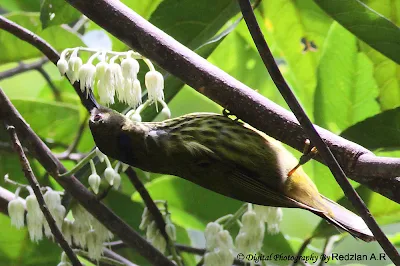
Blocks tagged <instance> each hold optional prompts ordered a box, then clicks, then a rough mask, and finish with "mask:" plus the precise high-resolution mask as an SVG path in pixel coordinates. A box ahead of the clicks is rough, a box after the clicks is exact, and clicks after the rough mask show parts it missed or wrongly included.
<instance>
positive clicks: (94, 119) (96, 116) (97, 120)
mask: <svg viewBox="0 0 400 266" xmlns="http://www.w3.org/2000/svg"><path fill="white" fill-rule="evenodd" d="M102 118H103V116H102V115H101V114H96V115H95V116H94V117H93V121H94V122H99V121H100V120H101V119H102Z"/></svg>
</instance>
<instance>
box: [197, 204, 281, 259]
mask: <svg viewBox="0 0 400 266" xmlns="http://www.w3.org/2000/svg"><path fill="white" fill-rule="evenodd" d="M242 212H243V209H239V210H238V212H237V213H236V214H235V215H231V214H230V215H227V216H224V217H221V218H219V219H218V220H217V221H216V222H211V223H209V224H208V225H207V227H206V229H205V231H204V237H205V239H206V254H205V255H204V265H205V266H213V265H232V263H233V260H234V253H233V250H234V251H235V252H236V253H242V254H256V253H259V252H260V251H261V248H262V245H263V240H264V233H265V223H268V232H270V233H273V234H276V233H278V232H279V223H280V221H281V220H282V210H281V208H274V207H265V206H258V205H254V210H253V205H252V204H250V203H249V204H248V205H247V211H246V212H245V213H244V214H243V215H242V220H241V223H240V222H239V221H237V222H238V223H239V224H240V230H239V233H238V235H237V236H236V239H235V246H234V245H233V241H232V237H231V236H230V234H229V232H228V231H227V230H223V226H222V225H221V224H220V223H221V222H222V221H225V220H227V219H232V217H237V216H238V215H239V214H241V213H242ZM222 224H223V223H222Z"/></svg>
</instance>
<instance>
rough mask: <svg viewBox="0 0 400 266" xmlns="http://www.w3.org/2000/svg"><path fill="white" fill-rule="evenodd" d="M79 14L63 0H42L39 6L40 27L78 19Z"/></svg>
mask: <svg viewBox="0 0 400 266" xmlns="http://www.w3.org/2000/svg"><path fill="white" fill-rule="evenodd" d="M80 16H81V14H80V13H79V12H78V11H77V10H76V9H75V8H73V7H72V6H71V5H70V4H68V3H67V2H66V1H63V0H43V1H42V4H41V7H40V21H41V22H42V28H43V29H45V28H47V27H50V26H55V25H61V24H68V23H71V22H74V21H76V20H78V19H79V17H80Z"/></svg>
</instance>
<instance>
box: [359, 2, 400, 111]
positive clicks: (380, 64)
mask: <svg viewBox="0 0 400 266" xmlns="http://www.w3.org/2000/svg"><path fill="white" fill-rule="evenodd" d="M364 2H365V3H366V4H367V5H368V6H370V7H371V8H373V9H374V10H376V11H377V12H379V13H380V14H382V15H383V16H385V17H387V18H389V19H390V20H391V21H393V22H397V23H398V22H399V20H400V4H399V1H392V0H365V1H364ZM397 25H399V24H397ZM360 47H361V50H362V51H363V52H364V53H365V54H366V55H368V57H369V58H370V59H371V61H372V62H373V63H374V77H375V80H376V82H377V83H378V87H379V104H380V106H381V109H383V110H388V109H392V108H395V107H398V106H399V105H400V79H399V74H398V73H400V65H399V64H397V63H396V62H394V61H393V60H391V59H389V58H388V57H386V56H385V55H383V54H381V53H380V52H378V51H376V50H375V49H373V48H371V46H369V45H367V44H365V43H364V42H361V41H360Z"/></svg>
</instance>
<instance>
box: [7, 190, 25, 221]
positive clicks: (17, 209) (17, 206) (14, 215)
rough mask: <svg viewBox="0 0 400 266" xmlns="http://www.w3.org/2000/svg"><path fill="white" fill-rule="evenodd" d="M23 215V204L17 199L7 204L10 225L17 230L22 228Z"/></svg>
mask: <svg viewBox="0 0 400 266" xmlns="http://www.w3.org/2000/svg"><path fill="white" fill-rule="evenodd" d="M24 214H25V203H24V201H23V200H22V199H21V198H19V197H17V198H15V199H13V200H11V201H10V202H9V203H8V215H9V216H10V219H11V224H12V225H14V226H15V227H16V228H17V229H20V228H22V227H24V219H25V217H24Z"/></svg>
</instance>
